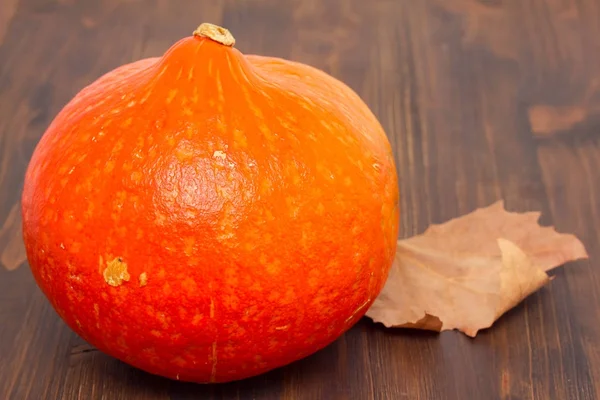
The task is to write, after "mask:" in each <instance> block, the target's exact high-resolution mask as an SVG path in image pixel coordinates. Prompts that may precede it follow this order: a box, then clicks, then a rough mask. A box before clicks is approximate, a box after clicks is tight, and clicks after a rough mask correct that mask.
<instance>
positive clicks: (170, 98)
mask: <svg viewBox="0 0 600 400" xmlns="http://www.w3.org/2000/svg"><path fill="white" fill-rule="evenodd" d="M175 96H177V89H171V90H169V94H168V95H167V99H166V100H167V104H171V102H172V101H173V99H174V98H175Z"/></svg>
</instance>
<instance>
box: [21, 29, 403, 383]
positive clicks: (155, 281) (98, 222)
mask: <svg viewBox="0 0 600 400" xmlns="http://www.w3.org/2000/svg"><path fill="white" fill-rule="evenodd" d="M219 29H221V28H219ZM219 32H222V31H219ZM207 36H208V37H207ZM207 36H206V35H202V34H195V35H194V36H190V37H187V38H184V39H182V40H180V41H179V42H177V43H175V44H174V45H173V46H172V47H171V48H170V49H169V50H168V51H167V52H166V53H165V54H164V55H163V56H162V57H160V58H152V59H145V60H141V61H137V62H134V63H132V64H128V65H124V66H121V67H119V68H117V69H115V70H113V71H111V72H109V73H107V74H106V75H104V76H102V77H100V78H99V79H98V80H96V81H95V82H93V83H92V84H91V85H89V86H88V87H86V88H84V89H83V90H82V91H81V92H80V93H78V94H77V95H76V96H75V97H74V98H73V100H72V101H70V102H69V103H68V104H67V105H66V106H65V107H64V108H63V110H61V112H60V113H59V114H58V115H57V116H56V118H55V120H54V121H53V122H52V123H51V125H50V126H49V128H48V129H47V131H46V132H45V133H44V135H43V137H42V138H41V140H40V142H39V144H38V145H37V147H36V149H35V151H34V154H33V156H32V159H31V161H30V165H29V167H28V170H27V174H26V178H25V186H24V191H23V196H22V216H23V232H24V241H25V246H26V250H27V257H28V260H29V264H30V267H31V270H32V273H33V276H34V277H35V279H36V282H37V284H38V285H39V287H40V288H41V290H42V291H43V293H44V294H45V295H46V297H47V298H48V299H49V301H50V303H51V304H52V306H53V307H54V309H55V310H56V311H57V313H58V314H59V315H60V317H61V318H62V319H63V320H64V321H65V322H66V323H67V324H68V326H69V327H70V328H71V329H73V330H74V331H75V332H76V333H77V334H79V335H80V336H81V337H82V338H84V339H85V340H86V341H88V342H89V343H91V344H92V345H94V346H96V347H97V348H98V349H99V350H101V351H103V352H105V353H107V354H109V355H111V356H113V357H115V358H118V359H120V360H123V361H124V362H126V363H128V364H130V365H133V366H135V367H137V368H140V369H142V370H145V371H147V372H150V373H152V374H157V375H161V376H164V377H168V378H171V379H179V380H183V381H192V382H226V381H233V380H239V379H243V378H247V377H250V376H254V375H258V374H261V373H264V372H266V371H268V370H271V369H274V368H277V367H280V366H283V365H286V364H289V363H290V362H293V361H295V360H298V359H301V358H303V357H306V356H308V355H310V354H312V353H314V352H316V351H318V350H319V349H322V348H323V347H325V346H327V345H328V344H330V343H331V342H333V341H334V340H335V339H337V338H338V337H339V336H340V335H341V334H343V333H344V332H345V331H346V330H348V329H349V328H350V327H351V326H352V325H354V324H355V323H356V322H357V321H358V320H359V319H360V318H361V317H362V316H363V315H364V313H365V312H366V311H367V309H368V308H369V306H370V305H371V303H372V302H373V300H374V299H375V298H376V297H377V295H378V294H379V292H380V290H381V289H382V287H383V285H384V283H385V281H386V279H387V275H388V271H389V268H390V266H391V264H392V261H393V257H394V253H395V249H396V240H397V235H398V213H399V208H398V184H397V176H396V169H395V165H394V161H393V157H392V153H391V149H390V145H389V142H388V140H387V138H386V135H385V133H384V131H383V129H382V128H381V126H380V124H379V123H378V121H377V119H376V118H375V116H374V115H373V114H372V113H371V112H370V111H369V109H368V107H367V106H366V105H365V104H364V103H363V102H362V100H361V99H360V98H359V97H358V96H357V95H356V94H355V93H354V92H353V91H352V90H351V89H350V88H348V87H347V86H346V85H344V84H343V83H341V82H339V81H337V80H336V79H334V78H332V77H331V76H329V75H327V74H325V73H324V72H321V71H319V70H317V69H315V68H312V67H309V66H307V65H303V64H300V63H295V62H291V61H287V60H282V59H275V58H267V57H261V56H254V55H243V54H242V53H240V52H239V51H238V50H236V49H235V48H233V47H231V46H227V45H225V44H223V43H222V41H221V42H220V41H219V38H218V37H217V38H215V37H211V35H210V34H208V35H207Z"/></svg>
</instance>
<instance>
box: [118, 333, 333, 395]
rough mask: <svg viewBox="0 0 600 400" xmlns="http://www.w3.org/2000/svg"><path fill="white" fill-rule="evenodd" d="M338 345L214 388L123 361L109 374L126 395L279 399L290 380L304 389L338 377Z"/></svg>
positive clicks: (216, 385) (214, 385) (216, 384)
mask: <svg viewBox="0 0 600 400" xmlns="http://www.w3.org/2000/svg"><path fill="white" fill-rule="evenodd" d="M336 351H337V350H336V346H335V342H334V343H332V344H330V345H329V346H327V347H325V348H323V349H322V350H320V351H318V352H316V353H314V354H312V355H310V356H308V357H306V358H303V359H301V360H297V361H295V362H292V363H291V364H288V365H285V366H283V367H279V368H277V369H274V370H271V371H268V372H266V373H264V374H261V375H257V376H254V377H250V378H247V379H244V380H240V381H234V382H227V383H214V384H197V383H191V382H179V381H174V380H171V379H167V378H163V377H161V376H157V375H152V374H150V373H147V372H145V371H142V370H140V369H137V368H135V367H132V366H130V365H128V364H126V363H124V362H122V361H119V360H116V359H114V362H115V363H118V364H119V367H118V368H114V369H112V368H111V369H109V371H111V370H112V371H115V372H116V371H119V372H118V373H114V374H113V373H110V372H109V375H111V376H110V378H111V380H113V382H115V384H116V385H117V386H121V387H123V388H124V392H126V393H129V392H134V391H136V390H139V388H144V389H145V390H146V391H151V392H153V393H166V394H168V395H169V397H171V398H176V399H178V400H184V399H204V398H223V399H229V398H234V399H247V398H249V399H250V398H251V399H260V398H272V397H273V396H275V397H278V396H277V394H280V395H283V392H284V390H285V382H286V381H290V379H293V380H294V381H296V380H301V381H302V383H303V384H304V385H309V386H310V385H311V383H312V384H314V385H320V384H322V383H323V377H324V376H327V375H330V374H332V373H334V372H333V371H334V370H335V364H336V357H335V354H336Z"/></svg>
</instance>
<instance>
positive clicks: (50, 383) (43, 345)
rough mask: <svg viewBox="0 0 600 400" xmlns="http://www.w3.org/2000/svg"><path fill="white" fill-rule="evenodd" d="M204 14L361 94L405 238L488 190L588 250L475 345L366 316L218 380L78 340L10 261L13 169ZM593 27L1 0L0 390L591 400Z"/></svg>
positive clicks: (493, 17) (244, 45) (538, 7)
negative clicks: (393, 173) (79, 100)
mask: <svg viewBox="0 0 600 400" xmlns="http://www.w3.org/2000/svg"><path fill="white" fill-rule="evenodd" d="M203 21H210V22H213V23H218V24H223V25H224V26H226V27H227V28H229V29H230V30H231V31H232V33H233V34H234V35H235V36H236V39H237V43H236V47H238V48H239V49H240V50H241V51H243V52H246V53H257V54H264V55H272V56H279V57H285V58H290V59H293V60H297V61H301V62H305V63H308V64H311V65H314V66H316V67H318V68H321V69H323V70H325V71H327V72H329V73H331V74H333V75H334V76H336V77H338V78H339V79H341V80H343V81H345V82H346V83H348V84H349V85H350V86H351V87H353V88H354V89H355V90H356V91H357V92H358V93H359V94H360V95H361V96H362V97H363V99H365V101H366V102H367V103H368V104H369V106H370V107H371V108H372V109H373V111H374V112H375V113H376V115H377V116H378V118H379V119H380V121H381V123H382V125H383V126H384V128H385V130H386V132H387V133H388V136H389V138H390V141H391V143H392V145H393V149H394V154H395V156H396V161H397V166H398V173H399V177H400V184H401V188H400V189H401V207H402V210H403V213H402V216H401V222H402V233H401V235H402V236H403V237H407V236H410V235H413V234H416V233H420V232H422V231H424V230H425V228H426V227H427V226H428V225H429V224H430V223H439V222H443V221H445V220H448V219H450V218H453V217H456V216H458V215H461V214H465V213H467V212H469V211H472V210H473V209H475V208H477V207H481V206H486V205H489V204H491V203H492V202H494V201H496V200H498V199H505V201H506V205H507V208H508V209H510V210H513V211H526V210H539V211H541V212H542V213H543V217H542V218H543V222H544V223H552V224H554V225H556V226H557V228H558V229H559V230H561V231H567V232H572V233H575V234H576V235H577V236H578V237H580V238H581V239H582V241H583V242H584V244H585V245H586V247H587V249H588V251H589V253H590V261H589V262H587V261H582V262H578V263H574V264H572V265H570V266H569V268H565V269H560V270H559V271H558V272H557V273H556V275H557V277H556V279H555V280H554V281H553V282H552V283H551V284H550V285H549V286H548V287H547V288H545V289H543V290H542V291H540V292H538V293H536V294H534V295H533V296H531V297H530V298H528V299H527V300H526V301H525V302H524V303H523V304H521V305H520V306H518V307H517V308H516V309H514V310H512V311H511V312H509V313H508V314H507V315H505V316H504V317H503V318H501V319H500V320H499V321H498V322H497V324H496V325H495V326H494V327H493V328H492V329H490V330H487V331H484V332H483V333H481V334H480V335H479V336H478V337H477V338H476V339H468V338H466V337H464V336H463V335H460V334H457V333H454V332H447V333H443V334H440V335H438V334H430V333H422V332H412V331H409V330H406V331H390V330H385V329H383V328H382V327H381V326H378V325H375V324H372V323H370V322H369V321H367V320H364V321H361V322H360V323H359V324H358V325H357V326H355V327H354V328H353V329H351V330H350V331H349V332H348V333H347V334H345V335H344V336H343V337H341V338H340V339H339V340H338V341H336V342H335V343H334V344H332V345H331V346H329V347H328V348H326V349H324V350H323V351H321V352H319V353H317V354H315V355H313V356H312V357H309V358H307V359H304V360H301V361H299V362H297V363H294V364H292V365H290V366H287V367H285V368H281V369H278V370H275V371H272V372H270V373H268V374H265V375H263V376H259V377H256V378H253V379H249V380H246V381H242V382H236V383H232V384H227V385H213V386H199V385H190V384H182V383H179V382H172V381H168V380H165V379H161V378H157V377H153V376H150V375H148V374H145V373H143V372H141V371H138V370H136V369H133V368H131V367H129V366H127V365H125V364H123V363H121V362H119V361H116V360H114V359H111V358H110V357H108V356H106V355H104V354H102V353H100V352H98V351H96V350H95V349H93V348H91V347H90V346H89V345H87V344H86V343H85V342H83V341H82V340H81V339H80V338H78V337H76V336H75V335H74V334H73V333H72V332H71V331H70V330H69V329H68V328H67V327H66V326H65V325H64V324H63V323H62V321H61V320H60V319H59V318H58V316H57V315H56V314H55V312H54V311H53V310H52V309H51V308H50V307H49V305H48V303H47V301H46V300H45V298H44V297H43V295H42V294H41V293H40V291H39V290H38V289H37V287H36V285H35V283H34V281H33V279H32V277H31V274H30V272H29V270H28V269H27V268H25V267H22V268H17V267H18V266H19V265H21V264H23V265H26V264H25V263H23V261H24V258H23V250H22V247H21V246H22V245H21V242H20V240H19V237H20V231H19V229H20V228H19V227H20V217H19V212H18V210H19V205H18V203H19V197H20V192H21V188H22V180H23V175H24V171H25V168H26V166H27V163H28V160H29V157H30V156H31V153H32V151H33V148H34V146H35V144H36V143H37V141H38V140H39V138H40V137H41V135H42V134H43V132H44V130H45V129H46V127H47V126H48V124H49V123H50V122H51V120H52V118H53V116H54V115H56V113H57V112H58V111H59V110H60V108H61V107H62V106H63V105H64V104H65V103H66V102H67V101H68V100H69V99H70V98H71V97H72V96H73V95H74V94H75V93H76V92H77V91H79V90H80V89H81V88H82V87H83V86H85V85H86V84H88V83H90V82H91V81H92V80H94V79H95V78H97V77H99V76H100V75H101V74H103V73H105V72H107V71H109V70H110V69H112V68H114V67H116V66H118V65H120V64H123V63H126V62H129V61H133V60H137V59H140V58H143V57H148V56H156V55H160V54H161V53H162V52H164V51H165V50H166V49H167V48H168V47H169V46H170V45H171V44H172V43H174V42H175V41H176V40H178V39H179V38H181V37H183V36H186V35H189V34H190V33H191V31H192V30H193V29H194V28H195V27H196V26H197V25H198V24H199V22H203ZM598 38H600V3H599V2H597V1H596V0H520V1H516V0H514V1H512V0H503V1H502V0H479V1H477V0H422V1H413V0H375V1H372V2H365V1H361V0H329V1H319V0H286V1H279V0H244V1H234V0H227V1H225V0H224V1H211V2H189V1H184V0H99V1H94V2H92V1H76V0H3V1H2V2H1V3H0V260H1V261H2V263H3V265H4V267H5V268H0V398H2V399H15V400H21V399H52V400H54V399H110V400H112V399H173V400H182V399H197V398H206V399H394V400H396V399H428V400H429V399H432V400H435V399H444V400H445V399H469V398H473V399H569V400H571V399H590V400H591V399H596V398H600V324H598V321H599V320H600V272H599V271H598V268H596V263H597V261H596V260H597V259H598V257H599V256H600V245H599V243H600V237H599V235H598V232H599V230H600V208H599V205H600V173H598V171H599V170H600V93H599V91H598V89H599V82H600V72H599V71H600V40H598Z"/></svg>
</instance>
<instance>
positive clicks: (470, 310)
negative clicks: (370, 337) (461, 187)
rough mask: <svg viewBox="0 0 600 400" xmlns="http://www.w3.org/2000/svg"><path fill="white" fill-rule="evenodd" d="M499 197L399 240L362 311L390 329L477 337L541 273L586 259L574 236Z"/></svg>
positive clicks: (541, 278)
mask: <svg viewBox="0 0 600 400" xmlns="http://www.w3.org/2000/svg"><path fill="white" fill-rule="evenodd" d="M539 216H540V214H539V213H537V212H528V213H522V214H521V213H511V212H507V211H506V210H505V209H504V205H503V202H497V203H495V204H493V205H492V206H489V207H486V208H482V209H479V210H476V211H474V212H472V213H470V214H467V215H465V216H463V217H460V218H457V219H453V220H451V221H448V222H446V223H444V224H441V225H433V226H431V227H430V228H429V229H427V231H425V233H424V234H422V235H418V236H414V237H412V238H409V239H405V240H400V241H399V242H398V249H397V251H396V260H395V262H394V265H393V266H392V269H391V271H390V275H389V278H388V281H387V282H386V285H385V287H384V289H383V291H382V292H381V294H380V295H379V297H378V298H377V299H376V300H375V302H374V303H373V305H372V306H371V308H370V309H369V311H368V312H367V316H368V317H370V318H371V319H373V320H374V321H375V322H381V323H383V324H384V325H385V326H387V327H403V328H418V329H427V330H433V331H438V332H439V331H443V330H449V329H458V330H460V331H462V332H464V333H465V334H467V335H468V336H472V337H473V336H475V335H476V334H477V332H478V331H479V330H481V329H485V328H488V327H490V326H491V325H492V324H493V323H494V322H495V321H496V320H497V319H498V318H500V316H501V315H502V314H504V313H505V312H507V311H508V310H510V309H511V308H513V307H514V306H516V305H517V304H519V303H520V302H521V301H522V300H523V299H524V298H525V297H527V296H529V295H530V294H532V293H533V292H535V291H536V290H538V289H539V288H541V287H542V286H544V285H545V284H546V283H548V282H549V281H550V277H549V276H548V275H547V273H546V271H548V270H550V269H552V268H554V267H556V266H559V265H562V264H564V263H565V262H568V261H571V260H577V259H581V258H587V257H588V255H587V252H586V250H585V248H584V246H583V244H582V243H581V242H580V241H579V240H578V239H577V238H576V237H575V236H573V235H568V234H559V233H557V232H556V231H555V230H554V228H552V227H541V226H540V225H539V224H538V222H537V221H538V219H539Z"/></svg>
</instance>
